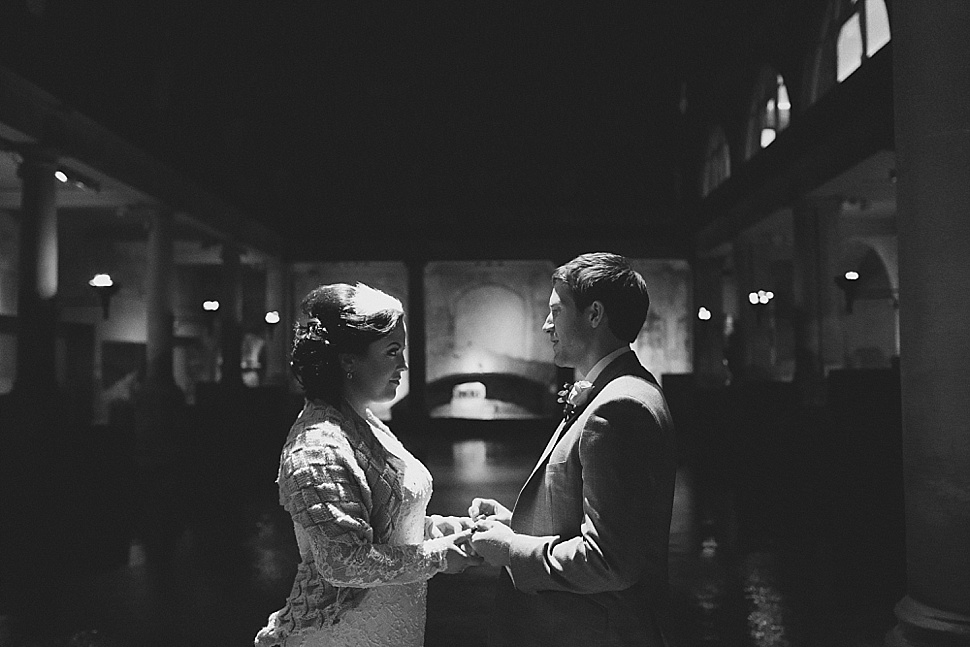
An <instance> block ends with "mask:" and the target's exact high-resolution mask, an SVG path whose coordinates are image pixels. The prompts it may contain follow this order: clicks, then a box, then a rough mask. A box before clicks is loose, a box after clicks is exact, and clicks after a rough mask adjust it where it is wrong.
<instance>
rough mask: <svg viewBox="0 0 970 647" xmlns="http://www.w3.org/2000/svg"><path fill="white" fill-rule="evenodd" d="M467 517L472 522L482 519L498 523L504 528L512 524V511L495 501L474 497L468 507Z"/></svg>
mask: <svg viewBox="0 0 970 647" xmlns="http://www.w3.org/2000/svg"><path fill="white" fill-rule="evenodd" d="M468 516H469V517H471V518H472V520H473V521H475V520H477V519H479V518H481V517H484V518H486V519H489V520H490V521H498V522H500V523H503V524H505V525H506V526H507V525H509V524H510V523H511V522H512V511H511V510H509V509H508V508H506V507H505V506H504V505H502V504H501V503H499V502H498V501H496V500H495V499H483V498H481V497H475V498H474V499H472V504H471V505H470V506H468Z"/></svg>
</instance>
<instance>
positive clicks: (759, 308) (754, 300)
mask: <svg viewBox="0 0 970 647" xmlns="http://www.w3.org/2000/svg"><path fill="white" fill-rule="evenodd" d="M774 298H775V293H774V292H771V291H769V290H758V291H757V292H749V293H748V303H750V304H751V307H753V308H754V312H755V315H757V317H758V323H759V324H760V323H761V318H762V317H763V316H764V312H765V310H767V309H768V304H769V303H771V300H772V299H774Z"/></svg>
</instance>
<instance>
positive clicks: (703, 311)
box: [697, 306, 711, 321]
mask: <svg viewBox="0 0 970 647" xmlns="http://www.w3.org/2000/svg"><path fill="white" fill-rule="evenodd" d="M697 318H698V319H700V320H701V321H710V320H711V311H710V310H708V309H707V308H705V307H704V306H701V307H700V308H698V309H697Z"/></svg>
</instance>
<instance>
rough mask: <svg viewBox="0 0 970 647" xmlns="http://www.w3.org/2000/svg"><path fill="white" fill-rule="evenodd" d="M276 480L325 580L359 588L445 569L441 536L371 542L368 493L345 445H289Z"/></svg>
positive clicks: (417, 579)
mask: <svg viewBox="0 0 970 647" xmlns="http://www.w3.org/2000/svg"><path fill="white" fill-rule="evenodd" d="M280 486H281V490H282V492H283V495H284V496H283V499H284V502H285V507H286V510H287V511H288V512H289V513H290V515H291V516H292V517H293V520H294V521H295V522H296V523H297V524H299V525H300V526H301V527H302V528H303V530H304V531H305V534H306V536H307V539H308V540H309V544H310V550H311V552H312V554H313V560H314V564H315V566H316V569H317V571H318V572H319V573H320V576H321V577H322V578H323V579H325V580H327V581H328V582H330V583H332V584H334V585H336V586H353V587H360V588H367V587H374V586H381V585H383V584H404V583H408V582H420V581H423V580H427V579H429V578H430V577H431V576H433V575H435V574H436V573H438V572H440V571H443V570H444V569H445V547H444V544H443V543H442V542H440V541H435V540H428V541H424V542H422V543H420V544H411V545H404V546H392V545H389V544H376V543H373V540H374V530H373V528H372V527H371V525H370V523H369V518H370V508H371V504H372V501H371V493H370V489H369V488H368V486H367V479H366V477H365V475H364V472H363V470H362V469H361V468H360V466H359V465H358V464H357V461H356V460H355V459H354V457H353V452H352V450H350V449H349V447H341V446H340V445H339V444H338V443H332V442H325V443H322V444H320V445H317V446H314V447H312V448H311V447H307V446H304V447H302V448H300V449H299V450H296V451H291V452H290V454H289V455H288V456H287V457H285V458H284V462H283V469H282V470H281V472H280Z"/></svg>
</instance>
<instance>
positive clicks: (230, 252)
mask: <svg viewBox="0 0 970 647" xmlns="http://www.w3.org/2000/svg"><path fill="white" fill-rule="evenodd" d="M219 303H220V305H219V319H220V322H221V323H222V338H221V339H220V345H221V348H222V379H221V380H220V381H219V382H220V384H222V385H223V386H228V387H237V386H240V387H241V386H242V328H241V325H240V319H241V313H242V264H241V262H240V258H239V250H238V249H237V248H236V247H235V246H234V245H232V244H229V243H225V244H223V246H222V294H221V295H220V300H219Z"/></svg>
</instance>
